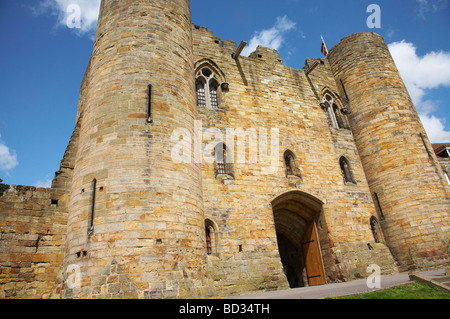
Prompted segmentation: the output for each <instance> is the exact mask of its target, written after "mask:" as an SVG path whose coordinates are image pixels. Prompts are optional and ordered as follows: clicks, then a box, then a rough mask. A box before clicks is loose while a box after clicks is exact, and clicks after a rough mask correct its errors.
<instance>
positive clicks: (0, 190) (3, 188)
mask: <svg viewBox="0 0 450 319" xmlns="http://www.w3.org/2000/svg"><path fill="white" fill-rule="evenodd" d="M8 188H9V185H6V184H3V180H2V179H1V178H0V196H3V192H5V191H6V190H7V189H8Z"/></svg>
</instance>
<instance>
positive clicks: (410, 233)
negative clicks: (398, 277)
mask: <svg viewBox="0 0 450 319" xmlns="http://www.w3.org/2000/svg"><path fill="white" fill-rule="evenodd" d="M328 59H329V61H330V63H331V68H332V69H333V72H334V75H335V77H336V79H337V80H338V81H342V83H343V84H344V85H345V89H346V92H347V94H348V97H349V110H350V112H349V119H350V123H351V127H352V131H353V134H354V136H355V141H356V145H357V148H358V152H359V154H360V158H361V162H362V164H363V167H364V171H365V173H366V176H367V180H368V183H369V186H370V189H371V191H372V193H373V194H375V193H376V194H377V196H378V198H379V201H380V207H381V210H382V211H383V214H384V219H383V220H382V221H381V225H382V227H383V231H384V234H385V237H386V241H387V243H388V245H389V247H390V248H391V250H392V252H393V254H394V256H395V258H396V260H397V261H398V262H399V265H400V266H401V268H402V269H408V268H416V267H419V268H424V267H425V268H426V267H439V266H442V265H445V264H446V263H448V238H449V232H450V214H449V212H450V188H449V186H448V184H447V182H446V181H445V177H444V175H443V172H442V170H441V168H440V167H439V164H438V162H437V159H436V156H435V154H434V152H433V149H432V147H431V144H430V142H429V140H428V138H427V136H426V133H425V131H424V129H423V127H422V124H421V122H420V119H419V116H418V114H417V112H416V110H415V108H414V105H413V103H412V101H411V99H410V97H409V94H408V92H407V90H406V88H405V86H404V84H403V81H402V79H401V77H400V74H399V73H398V70H397V68H396V66H395V64H394V61H393V60H392V57H391V56H390V53H389V50H388V48H387V45H386V43H385V42H384V40H383V39H382V38H381V37H380V36H379V35H377V34H374V33H360V34H354V35H351V36H348V37H346V38H344V39H343V40H342V41H341V42H340V43H339V44H337V45H336V46H334V47H333V48H332V49H331V50H330V54H329V56H328Z"/></svg>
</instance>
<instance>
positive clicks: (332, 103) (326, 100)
mask: <svg viewBox="0 0 450 319" xmlns="http://www.w3.org/2000/svg"><path fill="white" fill-rule="evenodd" d="M339 104H340V103H339V102H338V101H337V99H336V98H335V97H334V96H333V95H332V94H331V93H329V92H328V91H327V92H325V94H324V95H323V99H322V103H320V105H321V107H322V109H323V110H324V111H325V113H326V115H327V119H328V123H329V125H330V127H333V128H336V129H347V130H348V129H350V126H349V124H348V120H347V116H346V115H345V114H344V113H345V109H344V108H340V107H339Z"/></svg>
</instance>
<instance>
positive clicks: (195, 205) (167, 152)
mask: <svg viewBox="0 0 450 319" xmlns="http://www.w3.org/2000/svg"><path fill="white" fill-rule="evenodd" d="M190 27H191V24H190V9H189V2H188V1H186V0H180V1H141V2H138V3H136V2H135V1H112V0H105V1H102V6H101V14H100V19H99V22H98V28H97V35H96V40H95V44H94V50H93V53H92V56H91V61H90V63H89V67H88V70H87V72H86V75H85V78H84V80H83V85H82V87H81V92H80V102H79V113H78V121H79V125H80V128H79V133H78V134H79V136H78V147H77V153H76V160H75V163H74V169H73V179H72V185H71V191H70V205H69V215H68V235H67V245H68V246H67V250H66V255H65V259H64V271H63V272H62V274H61V275H60V276H59V280H58V286H59V291H60V292H62V294H61V297H63V298H64V297H71V298H91V297H94V296H95V297H98V298H101V297H102V296H105V295H103V294H102V293H99V291H98V289H97V288H95V287H98V286H99V285H98V283H99V282H101V280H102V279H101V278H104V272H105V271H107V269H110V267H111V265H112V263H113V261H114V262H116V263H117V267H119V269H121V271H122V273H121V276H119V277H118V278H120V279H121V280H122V279H123V280H125V281H126V283H127V282H133V283H134V285H136V287H137V290H138V291H139V297H142V298H144V297H146V296H153V297H159V298H180V297H190V296H195V297H198V296H206V295H213V294H214V289H213V288H214V287H213V286H212V285H211V289H209V288H208V285H209V284H208V281H207V275H206V274H207V271H206V267H207V263H206V254H205V252H204V251H205V249H204V246H205V243H204V236H205V234H204V232H205V228H204V215H203V199H202V190H201V178H200V166H199V165H192V164H189V165H188V164H184V163H181V164H178V163H175V162H174V161H172V158H171V148H170V143H171V139H170V138H171V134H172V132H173V131H175V130H176V129H182V130H186V131H187V132H190V133H192V132H193V128H194V126H193V121H194V119H195V108H194V104H195V102H194V100H195V96H194V84H193V83H194V79H193V75H192V70H193V56H192V38H191V30H190ZM149 85H151V86H152V95H151V105H152V123H149V121H148V107H149ZM183 132H184V131H183ZM94 180H95V182H94ZM94 194H95V198H94ZM91 226H93V228H92V229H91ZM74 266H76V267H78V268H79V269H80V272H81V278H82V280H81V282H80V285H79V286H77V287H69V285H67V270H68V269H70V267H74ZM125 278H127V279H125ZM121 283H122V282H121ZM100 291H101V292H104V290H101V289H100Z"/></svg>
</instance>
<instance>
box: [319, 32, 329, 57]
mask: <svg viewBox="0 0 450 319" xmlns="http://www.w3.org/2000/svg"><path fill="white" fill-rule="evenodd" d="M320 37H321V38H322V48H321V49H320V51H321V52H322V53H323V55H325V56H327V55H328V50H327V46H326V45H325V41H324V40H323V37H322V36H320Z"/></svg>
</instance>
